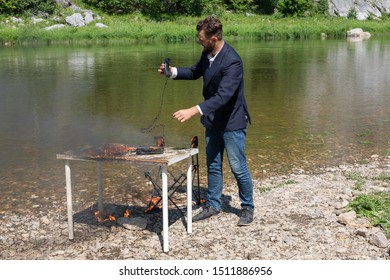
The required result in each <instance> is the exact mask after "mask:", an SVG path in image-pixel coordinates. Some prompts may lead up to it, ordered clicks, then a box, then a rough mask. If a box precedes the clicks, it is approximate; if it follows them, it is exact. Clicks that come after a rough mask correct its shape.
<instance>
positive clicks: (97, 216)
mask: <svg viewBox="0 0 390 280" xmlns="http://www.w3.org/2000/svg"><path fill="white" fill-rule="evenodd" d="M94 216H95V218H96V219H97V221H98V222H99V223H102V222H107V221H116V218H115V217H114V216H112V215H108V216H106V217H104V218H102V215H101V214H100V212H99V211H96V212H94Z"/></svg>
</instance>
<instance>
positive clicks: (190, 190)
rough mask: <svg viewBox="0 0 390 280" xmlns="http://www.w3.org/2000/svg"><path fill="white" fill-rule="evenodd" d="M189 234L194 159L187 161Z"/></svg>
mask: <svg viewBox="0 0 390 280" xmlns="http://www.w3.org/2000/svg"><path fill="white" fill-rule="evenodd" d="M187 232H188V233H192V157H191V156H190V157H188V161H187Z"/></svg>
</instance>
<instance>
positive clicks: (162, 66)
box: [157, 63, 172, 76]
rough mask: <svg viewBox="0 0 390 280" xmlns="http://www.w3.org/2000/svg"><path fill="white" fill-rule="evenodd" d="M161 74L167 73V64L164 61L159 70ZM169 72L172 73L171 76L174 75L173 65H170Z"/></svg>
mask: <svg viewBox="0 0 390 280" xmlns="http://www.w3.org/2000/svg"><path fill="white" fill-rule="evenodd" d="M157 71H158V72H159V73H160V74H161V75H165V64H164V63H162V64H161V65H160V68H159V69H158V70H157ZM169 73H170V74H171V76H172V67H171V66H169Z"/></svg>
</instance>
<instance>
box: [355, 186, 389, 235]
mask: <svg viewBox="0 0 390 280" xmlns="http://www.w3.org/2000/svg"><path fill="white" fill-rule="evenodd" d="M349 207H350V208H351V209H352V210H354V211H355V212H356V213H357V215H358V217H366V218H367V219H368V220H369V221H370V223H371V224H372V225H374V226H381V227H383V229H384V230H385V231H386V235H387V237H389V238H390V193H389V192H378V193H374V194H369V195H360V196H358V197H356V198H355V199H354V200H353V201H352V202H351V203H350V204H349Z"/></svg>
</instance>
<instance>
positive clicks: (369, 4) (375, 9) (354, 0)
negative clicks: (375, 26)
mask: <svg viewBox="0 0 390 280" xmlns="http://www.w3.org/2000/svg"><path fill="white" fill-rule="evenodd" d="M353 9H355V10H356V17H357V19H359V20H364V19H367V18H368V17H369V16H374V17H377V18H380V17H381V16H382V13H387V14H388V13H390V0H379V1H378V0H329V14H330V15H333V16H341V17H347V16H348V14H349V12H350V11H351V10H353Z"/></svg>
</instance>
